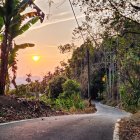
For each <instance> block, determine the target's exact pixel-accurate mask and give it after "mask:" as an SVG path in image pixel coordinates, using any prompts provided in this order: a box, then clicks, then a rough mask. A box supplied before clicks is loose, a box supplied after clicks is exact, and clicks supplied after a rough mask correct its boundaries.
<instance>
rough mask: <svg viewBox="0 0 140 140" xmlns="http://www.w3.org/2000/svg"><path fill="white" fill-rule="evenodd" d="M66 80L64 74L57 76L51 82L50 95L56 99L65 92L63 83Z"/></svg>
mask: <svg viewBox="0 0 140 140" xmlns="http://www.w3.org/2000/svg"><path fill="white" fill-rule="evenodd" d="M65 81H66V78H65V77H63V76H56V77H54V78H53V79H52V80H51V81H50V82H49V86H48V89H49V97H50V98H52V99H56V98H57V97H58V96H59V95H60V93H62V92H63V88H62V84H63V83H64V82H65Z"/></svg>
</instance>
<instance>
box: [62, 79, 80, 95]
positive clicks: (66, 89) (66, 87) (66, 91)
mask: <svg viewBox="0 0 140 140" xmlns="http://www.w3.org/2000/svg"><path fill="white" fill-rule="evenodd" d="M62 87H63V96H65V97H70V96H71V95H73V94H75V93H80V85H79V83H77V82H76V81H75V80H71V79H68V80H67V81H66V82H65V83H64V84H63V85H62Z"/></svg>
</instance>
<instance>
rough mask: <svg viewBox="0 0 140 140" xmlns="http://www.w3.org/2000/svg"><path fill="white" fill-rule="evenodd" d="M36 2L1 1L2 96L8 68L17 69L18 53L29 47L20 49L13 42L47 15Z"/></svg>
mask: <svg viewBox="0 0 140 140" xmlns="http://www.w3.org/2000/svg"><path fill="white" fill-rule="evenodd" d="M34 2H35V0H0V34H1V35H0V39H1V40H0V41H1V47H0V50H1V63H0V95H3V94H5V86H6V77H7V74H8V68H9V67H10V66H12V67H13V68H14V69H13V70H15V69H17V68H16V66H15V65H14V61H15V57H14V56H16V52H17V51H18V50H19V49H23V48H26V47H25V46H27V44H26V45H25V44H24V45H23V44H22V45H21V46H22V47H21V46H20V47H19V46H17V45H15V44H14V43H13V42H14V41H13V40H14V39H15V38H16V37H17V36H19V35H21V34H23V33H24V32H26V31H27V30H28V29H29V28H30V27H31V26H32V25H33V24H35V23H36V22H38V21H39V20H40V22H41V23H42V22H43V20H44V17H45V14H44V13H43V12H42V11H41V9H40V8H39V7H38V6H37V5H36V4H35V3H34ZM27 8H32V12H26V9H27ZM28 45H29V44H28ZM30 45H31V44H30ZM30 45H29V46H30ZM23 46H24V47H23ZM13 58H14V59H13Z"/></svg>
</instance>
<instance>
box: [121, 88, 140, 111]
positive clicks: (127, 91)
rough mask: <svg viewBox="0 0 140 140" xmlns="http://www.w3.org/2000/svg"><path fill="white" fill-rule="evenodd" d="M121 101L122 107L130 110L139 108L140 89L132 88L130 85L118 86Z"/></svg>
mask: <svg viewBox="0 0 140 140" xmlns="http://www.w3.org/2000/svg"><path fill="white" fill-rule="evenodd" d="M120 94H121V101H122V105H123V107H124V108H125V109H126V110H127V111H130V112H133V113H134V112H136V111H138V110H139V109H140V90H139V89H138V90H133V89H132V87H131V85H127V87H126V86H124V85H122V86H121V87H120Z"/></svg>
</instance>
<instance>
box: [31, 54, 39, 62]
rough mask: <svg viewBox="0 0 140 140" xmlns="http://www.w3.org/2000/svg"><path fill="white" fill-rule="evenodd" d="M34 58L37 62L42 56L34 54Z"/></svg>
mask: <svg viewBox="0 0 140 140" xmlns="http://www.w3.org/2000/svg"><path fill="white" fill-rule="evenodd" d="M32 59H33V60H34V61H36V62H37V61H39V59H40V56H38V55H35V56H32Z"/></svg>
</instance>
